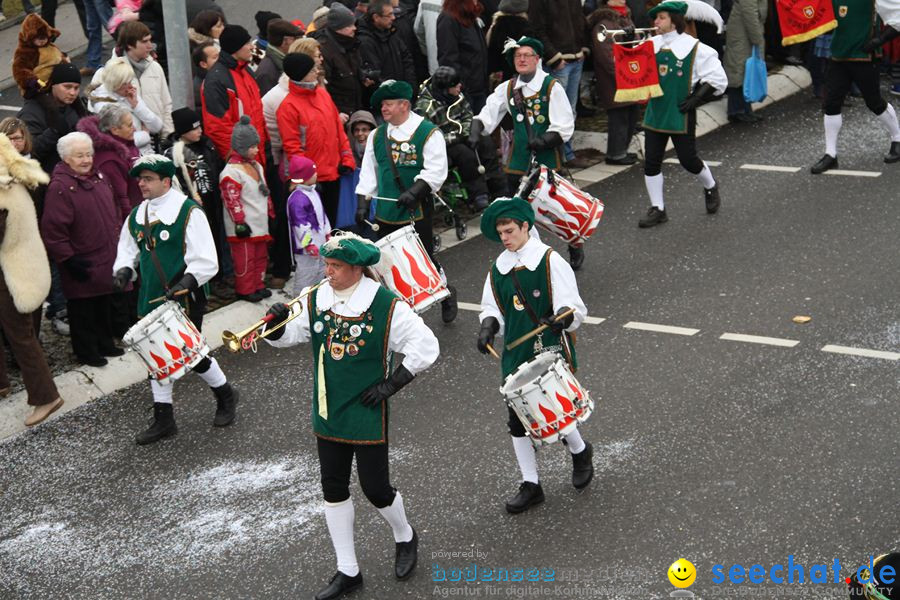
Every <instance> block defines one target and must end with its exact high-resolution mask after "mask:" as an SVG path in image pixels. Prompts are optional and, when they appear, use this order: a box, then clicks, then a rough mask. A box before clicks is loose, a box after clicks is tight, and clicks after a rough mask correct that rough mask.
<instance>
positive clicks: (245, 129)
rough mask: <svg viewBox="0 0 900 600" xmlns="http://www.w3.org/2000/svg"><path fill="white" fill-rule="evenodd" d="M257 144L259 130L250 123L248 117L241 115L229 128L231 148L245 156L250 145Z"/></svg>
mask: <svg viewBox="0 0 900 600" xmlns="http://www.w3.org/2000/svg"><path fill="white" fill-rule="evenodd" d="M258 144H259V132H257V131H256V127H254V126H253V125H251V124H250V117H248V116H247V115H243V116H242V117H241V120H240V121H238V122H237V123H235V124H234V129H232V130H231V149H232V150H234V151H235V152H237V153H238V154H240V155H241V156H243V157H246V156H247V150H248V149H249V148H250V146H256V145H258Z"/></svg>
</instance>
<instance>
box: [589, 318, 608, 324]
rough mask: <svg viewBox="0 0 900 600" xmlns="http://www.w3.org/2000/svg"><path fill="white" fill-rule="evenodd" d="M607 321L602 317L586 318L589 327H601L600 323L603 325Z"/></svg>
mask: <svg viewBox="0 0 900 600" xmlns="http://www.w3.org/2000/svg"><path fill="white" fill-rule="evenodd" d="M605 320H606V319H603V318H600V317H585V318H584V322H585V323H587V324H588V325H599V324H600V323H602V322H603V321H605Z"/></svg>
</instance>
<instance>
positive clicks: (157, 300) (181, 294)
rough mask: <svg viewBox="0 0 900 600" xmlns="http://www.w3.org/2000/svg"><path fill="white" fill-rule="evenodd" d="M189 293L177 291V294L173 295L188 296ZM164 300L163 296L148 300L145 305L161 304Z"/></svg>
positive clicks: (187, 291) (189, 291)
mask: <svg viewBox="0 0 900 600" xmlns="http://www.w3.org/2000/svg"><path fill="white" fill-rule="evenodd" d="M190 293H191V290H178V291H177V292H175V295H176V296H184V295H185V294H190ZM165 299H166V297H165V296H160V297H159V298H154V299H153V300H148V301H147V304H153V303H154V302H162V301H163V300H165Z"/></svg>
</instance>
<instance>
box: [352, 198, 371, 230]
mask: <svg viewBox="0 0 900 600" xmlns="http://www.w3.org/2000/svg"><path fill="white" fill-rule="evenodd" d="M371 202H372V201H371V200H369V199H368V198H366V197H365V196H363V195H358V196H356V224H357V225H359V226H360V227H362V225H363V222H364V221H365V220H366V219H368V218H369V204H370V203H371Z"/></svg>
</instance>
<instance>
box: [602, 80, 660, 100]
mask: <svg viewBox="0 0 900 600" xmlns="http://www.w3.org/2000/svg"><path fill="white" fill-rule="evenodd" d="M662 95H663V91H662V88H661V87H660V86H659V84H658V83H656V84H653V85H646V86H644V87H639V88H632V89H628V90H616V95H615V97H614V98H613V100H615V101H616V102H641V101H642V100H648V99H650V98H657V97H659V96H662Z"/></svg>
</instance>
